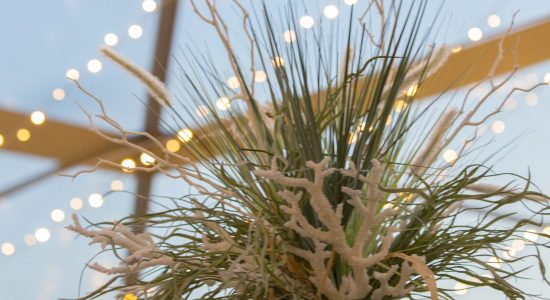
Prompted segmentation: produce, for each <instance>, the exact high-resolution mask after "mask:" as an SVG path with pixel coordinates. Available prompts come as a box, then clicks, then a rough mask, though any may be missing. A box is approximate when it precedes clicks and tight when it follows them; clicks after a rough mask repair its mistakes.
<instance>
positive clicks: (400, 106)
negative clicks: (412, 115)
mask: <svg viewBox="0 0 550 300" xmlns="http://www.w3.org/2000/svg"><path fill="white" fill-rule="evenodd" d="M406 107H407V102H405V101H403V100H399V101H397V102H396V103H395V112H398V113H400V112H402V111H403V110H405V108H406Z"/></svg>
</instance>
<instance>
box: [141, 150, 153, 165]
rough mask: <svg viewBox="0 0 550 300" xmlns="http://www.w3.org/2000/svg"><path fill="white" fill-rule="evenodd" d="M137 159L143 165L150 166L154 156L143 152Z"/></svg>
mask: <svg viewBox="0 0 550 300" xmlns="http://www.w3.org/2000/svg"><path fill="white" fill-rule="evenodd" d="M139 160H140V161H141V163H142V164H143V165H145V166H151V165H153V164H154V163H155V158H154V157H152V156H151V155H149V154H147V153H145V152H143V153H141V155H140V156H139Z"/></svg>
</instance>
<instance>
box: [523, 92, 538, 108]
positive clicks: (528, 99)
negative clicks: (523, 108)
mask: <svg viewBox="0 0 550 300" xmlns="http://www.w3.org/2000/svg"><path fill="white" fill-rule="evenodd" d="M538 102H539V97H538V96H537V94H535V93H528V94H527V95H525V103H527V105H529V106H535V105H537V103H538Z"/></svg>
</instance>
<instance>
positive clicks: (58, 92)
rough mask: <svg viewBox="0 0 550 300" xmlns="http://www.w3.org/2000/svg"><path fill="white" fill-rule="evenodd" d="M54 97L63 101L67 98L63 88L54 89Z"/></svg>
mask: <svg viewBox="0 0 550 300" xmlns="http://www.w3.org/2000/svg"><path fill="white" fill-rule="evenodd" d="M52 98H53V100H55V101H62V100H63V99H65V91H64V90H63V89H59V88H58V89H54V90H53V91H52Z"/></svg>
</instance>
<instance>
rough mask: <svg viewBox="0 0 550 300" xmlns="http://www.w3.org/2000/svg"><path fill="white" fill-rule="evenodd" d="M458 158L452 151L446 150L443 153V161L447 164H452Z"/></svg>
mask: <svg viewBox="0 0 550 300" xmlns="http://www.w3.org/2000/svg"><path fill="white" fill-rule="evenodd" d="M457 158H458V153H456V151H454V150H453V149H447V150H445V152H443V159H444V160H445V161H446V162H448V163H452V162H454V161H455V160H457Z"/></svg>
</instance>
